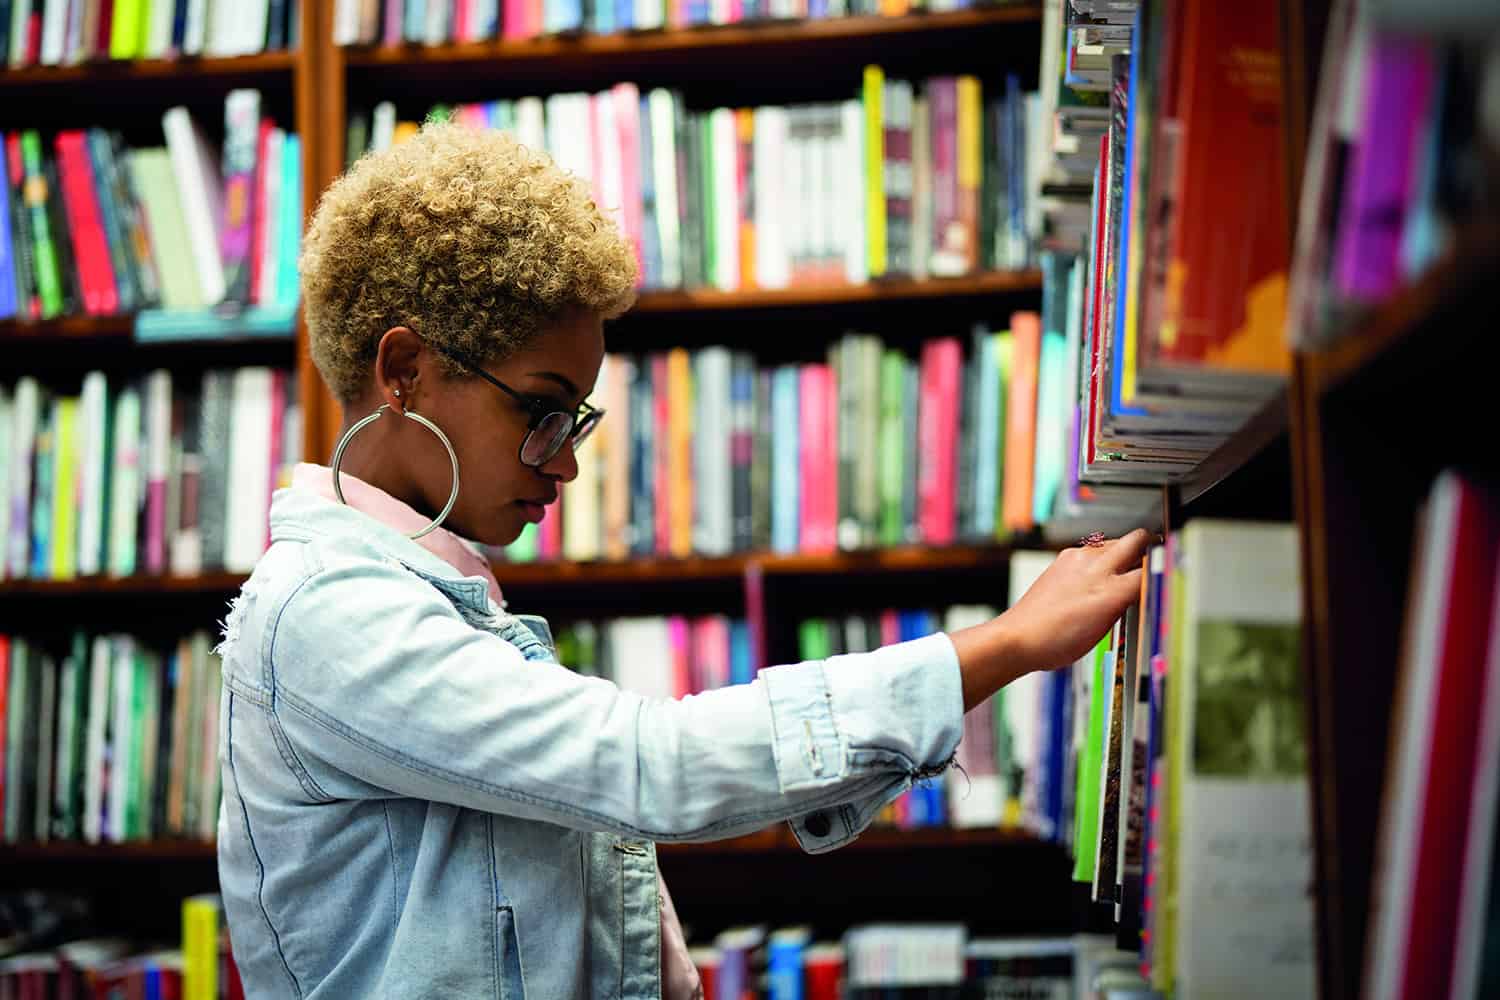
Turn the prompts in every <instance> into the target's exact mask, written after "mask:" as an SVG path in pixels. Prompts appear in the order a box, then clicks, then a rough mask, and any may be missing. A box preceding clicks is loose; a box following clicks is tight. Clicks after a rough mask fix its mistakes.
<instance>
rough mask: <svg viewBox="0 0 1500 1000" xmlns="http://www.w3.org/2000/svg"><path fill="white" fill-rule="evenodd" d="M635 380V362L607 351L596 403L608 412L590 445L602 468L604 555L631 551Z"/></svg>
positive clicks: (617, 555)
mask: <svg viewBox="0 0 1500 1000" xmlns="http://www.w3.org/2000/svg"><path fill="white" fill-rule="evenodd" d="M635 381H636V365H635V362H634V361H633V360H632V359H631V358H628V357H626V356H624V355H622V354H611V355H609V357H608V358H607V359H606V361H605V366H604V373H603V375H602V376H601V378H600V382H599V385H600V388H601V389H602V391H601V392H596V394H595V395H596V396H597V397H599V398H598V405H600V406H601V407H603V408H604V409H605V410H607V411H608V413H609V420H608V422H606V423H605V424H604V426H603V427H601V428H600V432H601V433H600V440H599V441H598V443H597V444H595V445H593V447H595V448H597V449H599V451H600V461H601V462H602V464H603V469H604V538H603V546H604V555H605V556H606V557H607V558H610V559H624V558H626V556H628V555H629V554H630V550H631V530H632V524H631V508H630V499H631V496H630V495H631V492H632V475H633V470H632V468H631V457H632V450H633V440H634V435H635V416H636V405H635V399H634V398H633V397H632V395H631V387H632V386H633V385H634V383H635Z"/></svg>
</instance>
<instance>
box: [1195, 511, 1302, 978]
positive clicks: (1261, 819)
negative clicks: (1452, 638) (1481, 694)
mask: <svg viewBox="0 0 1500 1000" xmlns="http://www.w3.org/2000/svg"><path fill="white" fill-rule="evenodd" d="M1181 540H1182V545H1181V550H1180V551H1181V558H1180V559H1179V560H1178V563H1177V567H1176V574H1177V577H1176V580H1174V584H1173V586H1174V587H1176V586H1178V581H1180V585H1181V587H1182V620H1181V621H1180V622H1178V623H1175V624H1174V626H1173V628H1174V631H1176V630H1178V629H1180V632H1179V635H1180V636H1181V655H1180V656H1179V657H1174V659H1173V661H1172V691H1171V696H1170V698H1169V699H1168V701H1169V708H1168V710H1169V711H1171V712H1172V713H1173V715H1174V719H1173V725H1174V726H1176V730H1175V731H1177V732H1180V733H1193V734H1194V739H1193V741H1192V744H1191V747H1190V749H1191V753H1188V752H1187V751H1188V749H1189V748H1188V747H1187V746H1183V747H1179V748H1178V749H1177V752H1179V753H1181V754H1183V757H1181V758H1176V759H1174V761H1173V765H1172V776H1173V781H1176V780H1178V775H1179V773H1180V774H1181V779H1182V786H1181V787H1180V788H1178V789H1176V794H1177V795H1178V796H1179V798H1178V803H1179V807H1178V808H1179V814H1180V817H1181V820H1180V824H1179V827H1178V831H1179V832H1178V842H1177V850H1176V863H1177V872H1176V877H1175V878H1174V879H1173V885H1174V886H1175V887H1176V888H1177V919H1176V925H1177V928H1178V940H1177V947H1176V962H1175V970H1174V971H1175V980H1176V984H1177V990H1178V995H1180V996H1196V997H1207V996H1265V997H1310V996H1314V995H1315V994H1316V989H1317V983H1316V966H1315V964H1314V929H1313V902H1312V895H1311V893H1310V892H1309V891H1308V887H1309V886H1310V885H1312V884H1313V866H1312V839H1313V837H1312V822H1311V816H1310V812H1309V803H1310V800H1311V798H1312V796H1311V792H1310V790H1309V788H1308V779H1307V774H1306V771H1305V766H1306V763H1305V753H1306V751H1305V748H1302V747H1288V746H1286V741H1287V740H1289V739H1301V738H1302V737H1301V734H1302V725H1303V719H1304V713H1303V708H1302V705H1301V702H1300V698H1299V697H1298V696H1297V695H1296V694H1295V693H1294V692H1296V691H1297V690H1298V689H1299V687H1300V678H1299V677H1298V654H1297V650H1298V647H1299V634H1300V621H1301V614H1302V603H1301V586H1300V580H1299V577H1298V565H1299V559H1298V549H1297V529H1296V527H1295V526H1294V525H1291V524H1251V523H1235V522H1226V521H1211V520H1206V519H1202V518H1199V519H1195V520H1193V521H1190V522H1188V524H1187V526H1186V527H1185V528H1184V529H1183V531H1182V534H1181ZM1175 601H1176V595H1175V592H1174V604H1175ZM1200 705H1212V706H1213V707H1214V709H1215V714H1214V718H1215V720H1217V721H1218V722H1219V725H1217V726H1215V727H1214V728H1213V730H1212V731H1211V732H1207V733H1205V732H1200V731H1199V730H1198V728H1197V725H1196V717H1197V712H1198V707H1199V706H1200ZM1230 720H1243V721H1242V722H1241V723H1240V724H1239V725H1238V726H1234V725H1231V724H1229V723H1230Z"/></svg>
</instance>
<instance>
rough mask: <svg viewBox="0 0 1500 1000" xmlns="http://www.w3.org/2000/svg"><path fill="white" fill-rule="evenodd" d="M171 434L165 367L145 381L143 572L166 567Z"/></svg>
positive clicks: (154, 572) (169, 390) (159, 571)
mask: <svg viewBox="0 0 1500 1000" xmlns="http://www.w3.org/2000/svg"><path fill="white" fill-rule="evenodd" d="M171 436H172V379H171V376H170V375H168V374H167V373H166V372H164V371H158V372H153V373H152V374H151V375H150V376H148V377H147V381H146V532H145V534H146V572H148V573H150V574H152V575H160V574H162V573H165V572H166V571H167V473H168V471H169V468H168V467H169V462H170V459H169V457H168V454H169V452H170V451H171Z"/></svg>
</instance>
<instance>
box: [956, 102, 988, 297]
mask: <svg viewBox="0 0 1500 1000" xmlns="http://www.w3.org/2000/svg"><path fill="white" fill-rule="evenodd" d="M957 92H958V219H959V221H960V222H961V223H962V224H963V228H964V234H965V237H966V238H965V240H964V250H965V254H966V257H967V259H966V260H965V262H964V263H965V265H966V266H967V268H968V270H970V271H977V270H979V229H980V226H979V214H980V213H979V185H980V175H981V173H982V172H983V169H984V148H983V143H982V142H981V140H980V127H981V119H982V118H983V115H984V100H983V92H982V90H981V89H980V85H979V78H978V77H977V76H961V77H959V78H958V83H957Z"/></svg>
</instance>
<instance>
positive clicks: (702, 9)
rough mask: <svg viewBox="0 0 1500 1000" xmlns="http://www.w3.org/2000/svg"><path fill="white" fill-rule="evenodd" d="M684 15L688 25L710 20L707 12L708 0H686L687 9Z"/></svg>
mask: <svg viewBox="0 0 1500 1000" xmlns="http://www.w3.org/2000/svg"><path fill="white" fill-rule="evenodd" d="M684 15H685V17H684V19H685V20H686V21H687V23H688V24H689V25H698V24H707V23H708V22H709V21H710V20H711V18H710V17H709V13H708V0H687V10H686V11H685V12H684Z"/></svg>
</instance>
